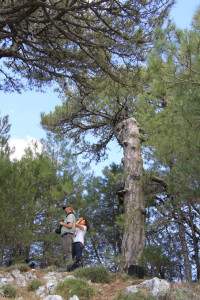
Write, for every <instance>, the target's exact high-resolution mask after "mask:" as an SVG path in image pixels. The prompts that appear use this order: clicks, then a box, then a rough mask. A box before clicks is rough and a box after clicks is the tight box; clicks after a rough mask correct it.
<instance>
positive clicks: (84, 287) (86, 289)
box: [55, 278, 95, 300]
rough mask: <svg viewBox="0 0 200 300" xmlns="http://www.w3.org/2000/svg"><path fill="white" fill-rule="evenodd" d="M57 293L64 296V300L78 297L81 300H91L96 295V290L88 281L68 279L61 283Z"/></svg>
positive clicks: (56, 290)
mask: <svg viewBox="0 0 200 300" xmlns="http://www.w3.org/2000/svg"><path fill="white" fill-rule="evenodd" d="M55 293H56V294H58V295H60V296H62V297H63V298H64V299H68V298H70V297H72V296H74V295H76V296H77V297H78V298H79V299H80V300H86V299H90V298H91V297H92V296H94V294H95V289H94V288H93V287H91V286H89V284H88V283H87V282H86V280H84V279H81V278H77V279H67V280H65V281H62V282H59V283H58V285H57V287H56V289H55Z"/></svg>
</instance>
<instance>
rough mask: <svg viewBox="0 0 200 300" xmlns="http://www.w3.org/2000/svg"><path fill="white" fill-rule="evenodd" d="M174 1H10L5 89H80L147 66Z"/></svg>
mask: <svg viewBox="0 0 200 300" xmlns="http://www.w3.org/2000/svg"><path fill="white" fill-rule="evenodd" d="M172 3H173V0H153V1H150V2H148V1H138V0H131V1H125V2H123V1H118V0H115V1H110V0H99V1H97V0H94V1H85V0H67V1H63V0H59V1H57V0H42V1H38V0H32V1H29V0H24V1H21V0H14V1H13V0H5V1H1V5H0V29H1V30H0V32H1V33H0V46H1V49H0V58H1V66H0V73H1V76H2V79H1V85H0V89H2V90H5V91H8V90H20V89H21V88H23V86H24V81H22V80H21V79H20V78H18V77H17V76H16V74H19V75H20V76H21V77H25V78H26V79H27V80H28V87H29V88H30V87H31V86H32V85H33V84H37V85H38V87H40V85H41V84H42V83H49V82H51V81H53V80H54V79H55V78H59V77H64V78H65V79H66V80H67V79H69V80H72V81H73V82H75V83H77V84H78V85H81V86H84V85H85V84H86V79H87V75H88V74H89V76H93V75H94V74H96V73H97V72H99V71H103V72H105V73H106V74H109V75H110V76H112V77H113V78H115V79H116V80H119V79H120V77H119V75H117V73H115V72H113V71H116V70H119V69H120V65H126V66H127V67H128V68H131V67H135V66H136V65H137V63H138V61H143V60H144V57H145V53H146V49H147V48H146V46H147V45H149V44H150V42H151V40H152V36H153V32H154V29H155V27H156V26H157V25H158V24H160V22H162V20H163V17H164V16H165V15H166V14H167V10H168V8H169V7H170V6H171V5H172Z"/></svg>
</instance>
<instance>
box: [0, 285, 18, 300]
mask: <svg viewBox="0 0 200 300" xmlns="http://www.w3.org/2000/svg"><path fill="white" fill-rule="evenodd" d="M2 290H3V293H4V295H5V297H8V298H15V296H16V294H17V291H16V290H15V289H14V287H13V286H12V285H10V284H7V285H4V286H3V287H2Z"/></svg>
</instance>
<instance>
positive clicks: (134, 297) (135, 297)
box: [113, 292, 157, 300]
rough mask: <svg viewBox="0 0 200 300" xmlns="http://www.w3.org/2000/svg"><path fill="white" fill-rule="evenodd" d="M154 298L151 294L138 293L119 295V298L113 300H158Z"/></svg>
mask: <svg viewBox="0 0 200 300" xmlns="http://www.w3.org/2000/svg"><path fill="white" fill-rule="evenodd" d="M156 299H157V298H155V297H154V296H152V295H151V294H150V293H142V292H138V293H135V294H124V293H119V295H118V296H116V297H115V298H113V300H156Z"/></svg>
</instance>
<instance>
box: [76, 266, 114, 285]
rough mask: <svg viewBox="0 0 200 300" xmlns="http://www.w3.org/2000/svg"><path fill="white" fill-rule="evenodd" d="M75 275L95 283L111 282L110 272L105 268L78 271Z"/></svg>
mask: <svg viewBox="0 0 200 300" xmlns="http://www.w3.org/2000/svg"><path fill="white" fill-rule="evenodd" d="M73 274H74V276H75V277H83V278H86V279H87V280H91V281H92V282H95V283H109V282H110V280H111V275H110V273H109V271H108V270H107V269H106V268H104V267H103V266H97V267H89V268H80V269H76V270H75V271H74V272H73Z"/></svg>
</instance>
